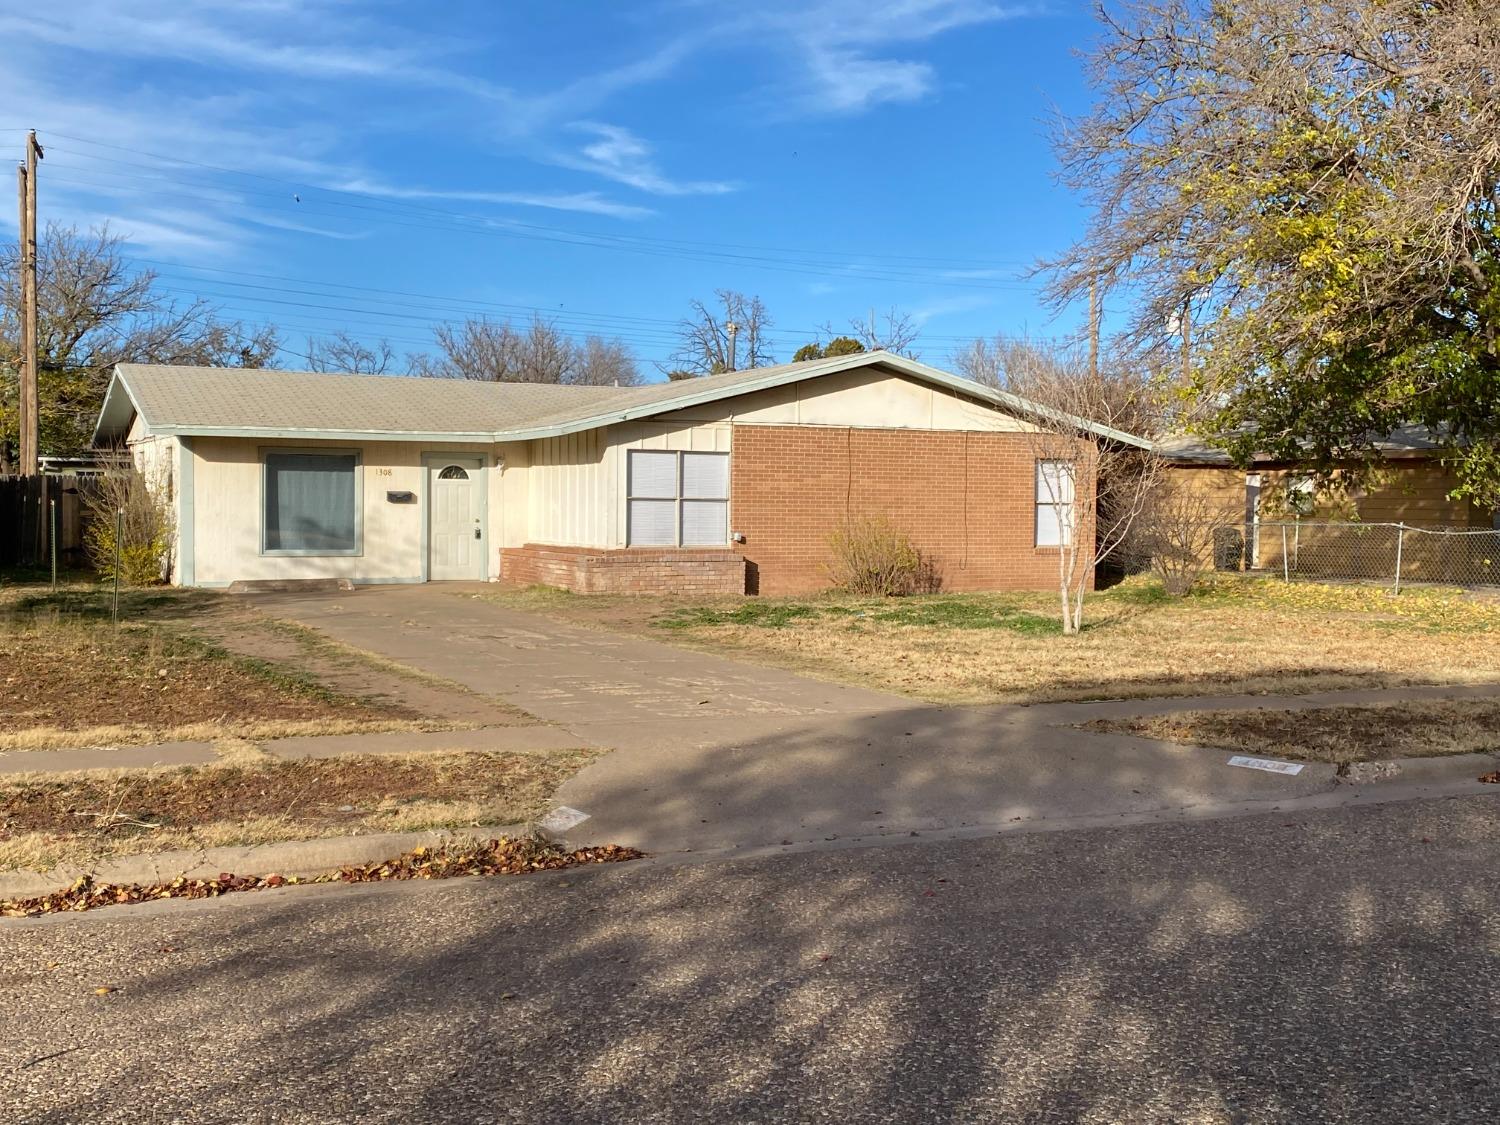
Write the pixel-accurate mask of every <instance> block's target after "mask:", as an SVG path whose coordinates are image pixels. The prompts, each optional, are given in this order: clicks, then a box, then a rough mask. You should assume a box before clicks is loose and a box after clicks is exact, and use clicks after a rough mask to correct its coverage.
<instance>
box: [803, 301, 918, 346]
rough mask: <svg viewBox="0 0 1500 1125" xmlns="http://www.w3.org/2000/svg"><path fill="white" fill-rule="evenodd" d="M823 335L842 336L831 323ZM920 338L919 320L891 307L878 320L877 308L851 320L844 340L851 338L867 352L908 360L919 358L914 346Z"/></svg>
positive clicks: (823, 330)
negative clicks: (889, 354) (864, 315)
mask: <svg viewBox="0 0 1500 1125" xmlns="http://www.w3.org/2000/svg"><path fill="white" fill-rule="evenodd" d="M821 332H822V334H823V335H825V336H829V337H839V336H840V335H841V334H840V333H839V332H837V331H836V330H835V329H834V327H833V325H832V324H831V323H825V324H823V325H822V327H821ZM920 335H921V328H920V326H919V325H918V324H917V322H916V320H915V319H914V318H913V317H912V316H911V315H910V314H909V313H904V312H902V311H901V310H900V309H898V308H896V307H895V306H894V305H892V306H891V307H890V308H889V309H887V310H886V311H885V312H884V313H882V314H881V316H880V317H879V318H878V319H877V318H876V316H875V310H874V309H871V310H870V312H869V314H868V315H867V316H866V317H865V318H864V319H860V318H859V317H851V318H850V320H849V332H848V333H847V334H846V335H844V337H843V338H845V339H847V338H849V337H852V338H853V339H854V340H856V341H858V342H859V344H860V345H861V346H862V347H863V348H864V350H865V351H867V352H890V353H891V354H892V355H901V356H905V357H906V358H907V359H920V358H921V356H920V353H918V352H917V350H916V349H915V348H914V347H913V346H912V345H914V344H915V343H916V342H917V337H918V336H920Z"/></svg>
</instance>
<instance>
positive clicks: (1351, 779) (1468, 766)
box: [1333, 753, 1500, 785]
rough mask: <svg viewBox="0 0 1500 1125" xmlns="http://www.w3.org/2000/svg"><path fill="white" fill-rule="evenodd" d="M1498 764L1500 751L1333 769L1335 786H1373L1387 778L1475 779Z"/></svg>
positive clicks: (1438, 755)
mask: <svg viewBox="0 0 1500 1125" xmlns="http://www.w3.org/2000/svg"><path fill="white" fill-rule="evenodd" d="M1497 766H1500V754H1494V753H1481V754H1437V755H1433V756H1431V757H1426V758H1388V759H1386V760H1384V761H1379V762H1353V763H1351V764H1349V765H1346V766H1339V767H1338V768H1337V769H1335V770H1334V775H1333V780H1334V784H1336V785H1375V784H1380V783H1382V782H1387V781H1408V782H1411V781H1419V782H1420V781H1451V780H1455V779H1458V778H1462V777H1464V776H1465V775H1467V776H1470V777H1473V778H1477V777H1478V776H1479V775H1480V774H1481V773H1489V772H1490V771H1491V770H1493V769H1495V768H1496V767H1497Z"/></svg>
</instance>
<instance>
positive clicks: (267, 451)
mask: <svg viewBox="0 0 1500 1125" xmlns="http://www.w3.org/2000/svg"><path fill="white" fill-rule="evenodd" d="M283 453H285V454H296V455H299V456H306V455H308V454H311V455H314V456H317V455H322V456H326V457H353V458H354V546H353V548H352V549H350V550H346V551H318V550H285V549H281V548H276V549H272V548H269V547H267V546H266V524H267V520H266V496H267V493H268V492H269V489H268V488H267V484H266V474H267V472H268V471H269V466H268V465H267V462H268V460H269V459H270V458H271V457H272V456H274V455H276V454H283ZM257 454H258V456H259V458H260V496H259V497H258V498H257V500H256V511H257V514H258V517H259V519H260V554H261V556H262V557H264V558H302V559H347V558H361V557H363V556H364V553H365V456H364V450H362V449H353V448H350V449H345V448H336V449H328V448H323V447H319V446H307V445H263V446H261V447H260V449H259V450H257Z"/></svg>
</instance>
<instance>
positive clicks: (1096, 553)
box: [1002, 342, 1162, 634]
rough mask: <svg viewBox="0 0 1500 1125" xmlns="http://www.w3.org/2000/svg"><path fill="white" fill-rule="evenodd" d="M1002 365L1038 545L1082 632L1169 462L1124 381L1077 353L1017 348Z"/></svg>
mask: <svg viewBox="0 0 1500 1125" xmlns="http://www.w3.org/2000/svg"><path fill="white" fill-rule="evenodd" d="M1019 343H1024V346H1017V347H1015V348H1013V349H1012V350H1011V351H1010V353H1009V354H1008V356H1007V362H1006V363H1005V365H1004V366H1003V368H1002V370H1003V372H1004V383H1003V389H1005V390H1007V391H1008V392H1010V393H1011V394H1013V395H1016V396H1017V397H1018V398H1019V399H1021V400H1022V402H1020V403H1018V404H1017V408H1018V410H1020V412H1021V414H1022V416H1023V418H1024V419H1025V420H1026V421H1027V422H1028V423H1029V427H1028V429H1027V431H1026V438H1027V442H1028V444H1029V446H1030V450H1031V454H1032V460H1033V463H1034V487H1035V503H1036V543H1037V546H1039V547H1042V548H1047V549H1054V550H1056V552H1057V572H1058V593H1059V598H1060V604H1061V609H1062V626H1063V632H1064V633H1068V634H1072V633H1076V632H1078V630H1079V629H1081V628H1082V627H1083V605H1084V595H1085V594H1086V593H1087V592H1088V589H1089V587H1090V586H1091V585H1092V579H1093V576H1094V573H1095V569H1096V568H1097V567H1098V565H1099V564H1100V563H1101V562H1103V561H1104V560H1105V559H1108V558H1110V557H1111V556H1113V555H1115V554H1116V553H1117V552H1119V551H1121V550H1122V549H1123V548H1124V546H1125V544H1126V543H1127V541H1128V540H1129V537H1130V534H1131V529H1132V527H1133V526H1134V525H1135V522H1136V520H1137V519H1138V518H1139V516H1140V514H1141V512H1142V511H1143V510H1144V509H1145V507H1146V505H1147V503H1148V501H1149V499H1150V498H1151V496H1152V494H1153V492H1154V490H1155V487H1156V482H1157V480H1158V479H1159V477H1160V475H1161V472H1162V462H1161V459H1160V458H1159V457H1157V455H1156V454H1155V453H1153V452H1152V451H1151V449H1150V441H1149V435H1139V434H1135V433H1132V432H1131V431H1130V430H1129V429H1127V427H1128V426H1136V425H1138V424H1139V423H1140V422H1141V421H1142V414H1141V412H1140V409H1139V407H1138V405H1137V402H1136V399H1135V397H1134V396H1133V395H1131V394H1128V393H1122V392H1121V389H1120V388H1121V385H1122V383H1124V382H1125V380H1121V379H1120V378H1119V377H1117V376H1111V375H1110V374H1108V373H1107V372H1102V371H1101V373H1100V374H1098V375H1094V374H1092V373H1091V372H1090V370H1089V364H1088V360H1087V358H1086V357H1085V356H1083V355H1081V354H1079V352H1078V350H1077V349H1074V348H1069V347H1067V346H1064V345H1050V346H1049V345H1044V344H1040V343H1036V342H1030V343H1025V342H1019Z"/></svg>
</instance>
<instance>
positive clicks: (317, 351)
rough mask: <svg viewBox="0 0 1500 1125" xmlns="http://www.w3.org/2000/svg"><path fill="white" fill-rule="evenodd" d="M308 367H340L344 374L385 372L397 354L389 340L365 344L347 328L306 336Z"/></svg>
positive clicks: (381, 373)
mask: <svg viewBox="0 0 1500 1125" xmlns="http://www.w3.org/2000/svg"><path fill="white" fill-rule="evenodd" d="M305 358H306V359H307V369H308V370H309V371H337V372H340V373H342V374H345V375H384V374H386V373H387V372H389V371H390V369H391V364H392V362H393V361H394V360H395V358H396V353H395V351H394V350H393V349H392V348H391V344H390V341H389V340H384V339H382V340H377V341H375V343H373V344H366V343H364V342H362V341H360V340H358V339H356V338H355V337H353V336H351V335H349V333H347V332H335V333H334V334H333V335H332V336H326V337H323V338H322V339H318V338H315V337H312V336H309V337H308V338H307V356H306V357H305Z"/></svg>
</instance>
